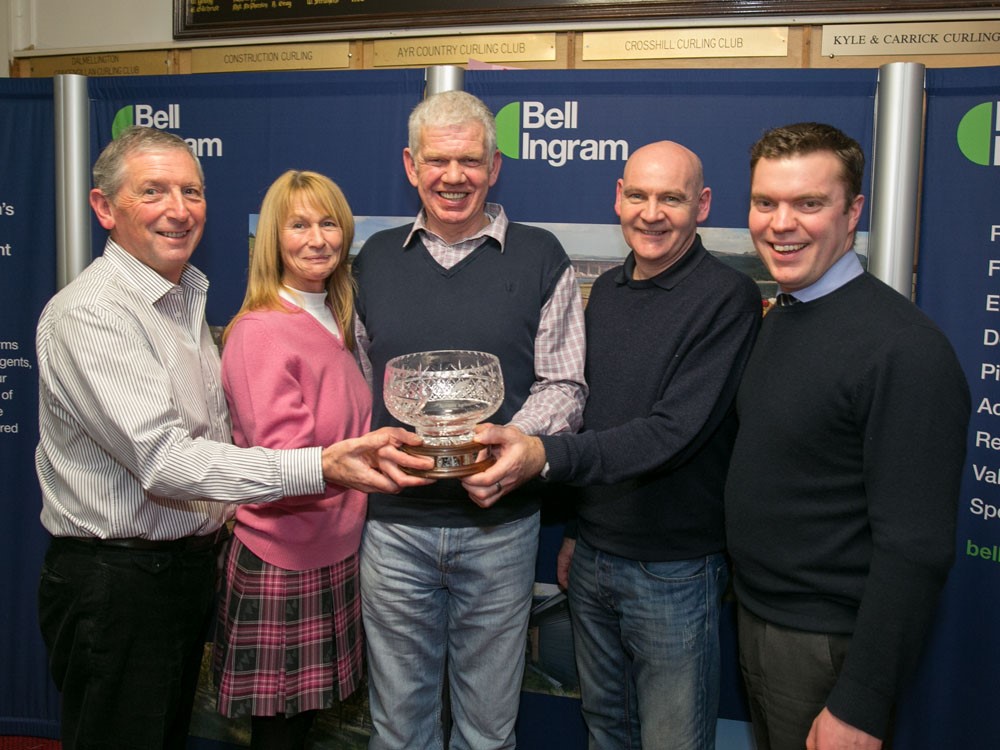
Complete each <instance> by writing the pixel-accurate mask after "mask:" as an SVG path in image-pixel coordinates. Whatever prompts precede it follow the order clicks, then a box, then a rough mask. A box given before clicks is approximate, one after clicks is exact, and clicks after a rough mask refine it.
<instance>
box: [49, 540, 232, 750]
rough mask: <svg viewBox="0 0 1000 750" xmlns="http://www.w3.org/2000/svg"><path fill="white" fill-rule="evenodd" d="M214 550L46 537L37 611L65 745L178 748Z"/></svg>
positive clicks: (201, 638) (101, 749)
mask: <svg viewBox="0 0 1000 750" xmlns="http://www.w3.org/2000/svg"><path fill="white" fill-rule="evenodd" d="M217 554H218V549H217V547H216V546H215V545H207V546H206V545H199V546H198V548H197V549H190V548H188V547H186V546H183V545H178V546H175V547H171V548H168V549H163V550H151V549H150V550H147V549H141V550H139V549H128V548H121V547H109V546H102V545H99V544H95V543H92V542H88V541H86V540H76V539H64V538H55V539H53V540H52V543H51V544H50V546H49V549H48V552H47V553H46V556H45V563H44V565H43V567H42V574H41V581H40V584H39V594H38V609H39V622H40V623H41V630H42V637H43V638H44V640H45V645H46V648H47V649H48V658H49V668H50V671H51V673H52V678H53V679H54V680H55V684H56V687H57V688H58V689H59V691H60V693H61V698H62V724H61V736H62V743H63V744H62V746H63V748H64V750H105V749H107V750H112V749H113V750H154V749H159V748H178V749H183V748H184V746H185V744H186V741H187V734H188V725H189V723H190V720H191V710H192V707H193V703H194V694H195V689H196V687H197V683H198V674H199V670H200V665H201V657H202V652H203V650H204V644H205V636H206V632H207V627H208V625H209V623H210V621H211V620H210V618H211V610H212V605H213V601H214V595H215V582H216V575H217V562H216V561H217Z"/></svg>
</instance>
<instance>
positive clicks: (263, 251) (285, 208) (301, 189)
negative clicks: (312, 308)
mask: <svg viewBox="0 0 1000 750" xmlns="http://www.w3.org/2000/svg"><path fill="white" fill-rule="evenodd" d="M299 203H303V204H305V205H307V206H310V207H312V208H314V209H317V210H318V211H319V212H320V213H322V214H324V215H326V216H331V217H332V218H333V219H335V220H336V222H337V224H338V225H339V226H340V230H341V234H342V235H343V239H344V241H343V244H342V245H341V248H340V258H339V259H338V261H337V267H336V268H335V269H334V271H333V273H332V274H330V278H328V279H327V280H326V295H327V300H328V301H329V303H330V307H331V308H332V309H333V316H334V318H336V320H337V322H338V323H339V324H340V328H341V330H342V331H343V334H344V343H345V345H346V346H347V348H348V349H350V350H351V351H353V350H354V326H353V317H354V286H355V285H354V277H353V276H352V275H351V272H350V269H349V268H348V265H347V255H348V253H349V252H350V249H351V243H352V242H354V216H353V214H352V213H351V207H350V206H349V205H348V204H347V198H345V197H344V193H343V192H342V191H341V189H340V188H339V187H337V184H336V183H335V182H334V181H333V180H331V179H330V178H329V177H326V176H325V175H321V174H319V173H318V172H307V171H298V170H294V169H290V170H288V171H287V172H285V173H284V174H283V175H281V176H280V177H279V178H278V179H276V180H275V181H274V182H273V183H272V184H271V187H269V188H268V190H267V194H266V195H265V196H264V201H263V202H262V203H261V206H260V218H259V219H258V221H257V236H256V239H255V241H254V248H253V252H252V254H251V256H250V273H249V278H248V279H247V291H246V295H245V296H244V297H243V305H242V306H241V307H240V309H239V312H237V313H236V315H234V316H233V319H232V320H231V321H229V325H227V326H226V330H225V331H223V333H222V340H223V342H225V340H226V338H227V337H228V336H229V332H230V331H231V330H232V328H233V325H234V324H235V323H236V321H237V320H239V319H240V318H241V317H242V316H244V315H246V314H247V313H248V312H253V311H255V310H280V311H287V308H286V307H285V306H284V304H282V302H281V297H280V296H279V294H278V292H279V290H280V289H281V287H282V283H281V277H282V276H283V274H284V270H285V268H284V263H283V262H282V259H281V229H282V226H283V225H284V223H285V221H286V220H287V219H288V217H289V216H291V214H292V212H293V211H294V210H295V208H296V206H297V205H298V204H299Z"/></svg>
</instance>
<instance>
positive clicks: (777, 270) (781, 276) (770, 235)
mask: <svg viewBox="0 0 1000 750" xmlns="http://www.w3.org/2000/svg"><path fill="white" fill-rule="evenodd" d="M841 169H842V167H841V165H840V162H839V161H838V160H837V157H836V156H834V154H832V153H831V152H828V151H818V152H815V153H811V154H805V155H796V156H791V157H784V158H780V159H760V160H759V161H758V162H757V165H756V167H755V168H754V172H753V177H752V179H751V185H750V215H749V217H748V225H749V228H750V236H751V238H752V239H753V243H754V248H755V249H756V250H757V254H758V255H759V256H760V259H761V260H762V261H763V262H764V265H766V266H767V270H768V271H770V273H771V276H772V277H773V278H774V280H775V281H777V282H778V285H779V286H780V287H781V288H782V290H784V291H786V292H795V291H798V290H800V289H804V288H806V287H807V286H810V285H812V284H814V283H816V282H817V281H818V280H819V279H820V278H821V277H822V276H823V274H824V273H826V272H827V270H829V268H830V266H832V265H833V264H834V263H836V262H837V261H838V260H839V259H840V258H841V257H842V256H843V255H844V254H846V253H847V252H848V251H849V250H850V249H851V248H852V247H853V246H854V232H855V230H856V229H857V226H858V220H859V219H860V217H861V209H862V207H863V206H864V202H865V199H864V196H862V195H856V196H854V198H853V199H851V200H850V201H849V202H848V199H847V189H846V185H845V183H844V180H843V177H842V173H841Z"/></svg>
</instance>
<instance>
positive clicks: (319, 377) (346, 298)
mask: <svg viewBox="0 0 1000 750" xmlns="http://www.w3.org/2000/svg"><path fill="white" fill-rule="evenodd" d="M353 237H354V219H353V217H352V215H351V210H350V207H349V206H348V205H347V201H346V199H345V198H344V195H343V193H342V192H341V191H340V189H339V188H338V187H337V186H336V185H335V184H334V183H333V182H332V181H330V180H329V179H328V178H327V177H324V176H323V175H320V174H317V173H315V172H298V171H289V172H286V173H285V174H283V175H281V177H279V178H278V179H277V180H276V181H275V182H274V184H273V185H271V187H270V189H269V190H268V191H267V194H266V195H265V196H264V202H263V204H262V205H261V210H260V219H259V222H258V226H257V236H256V242H255V245H254V248H253V251H252V257H251V260H250V275H249V282H248V284H247V292H246V297H245V299H244V301H243V306H242V307H241V308H240V311H239V312H238V313H237V314H236V317H235V318H234V319H233V320H232V322H231V323H230V324H229V326H228V327H227V328H226V330H225V333H224V335H223V341H224V348H223V354H222V380H223V386H224V388H225V391H226V398H227V399H228V401H229V408H230V411H231V414H232V421H233V439H234V441H235V442H236V444H237V445H240V446H244V447H248V446H265V447H268V448H300V447H304V446H314V445H330V444H331V443H335V442H337V441H339V440H343V439H345V438H351V437H357V436H359V435H362V434H364V433H365V432H367V431H368V429H369V421H370V417H371V392H370V389H369V388H368V385H367V383H366V382H365V379H364V377H363V376H362V374H361V372H360V370H359V368H358V365H357V362H356V360H355V356H354V354H353V350H354V338H353V325H352V315H353V301H354V296H353V286H352V279H351V275H350V271H349V269H348V267H347V252H348V249H349V248H350V246H351V242H352V240H353ZM366 503H367V498H366V495H365V494H364V493H362V492H359V491H357V490H351V489H347V488H344V487H338V486H328V487H327V490H326V492H325V493H324V494H322V495H307V496H299V497H291V498H285V499H284V500H281V501H279V502H275V503H269V504H266V505H265V504H261V505H253V504H250V505H242V506H239V508H238V510H237V511H236V525H235V528H234V535H235V538H234V539H233V543H232V546H231V548H230V551H229V555H228V559H227V563H226V588H225V592H224V593H225V596H224V598H223V601H222V605H221V608H220V613H219V628H218V635H217V637H216V661H215V666H216V675H217V678H218V682H219V700H218V709H219V712H220V713H222V714H223V715H226V716H229V717H237V716H245V715H247V714H249V715H250V716H251V717H252V718H251V748H299V747H302V746H303V743H304V740H305V735H306V733H307V732H308V730H309V727H310V726H311V724H312V721H313V719H314V717H315V714H316V712H317V711H318V710H319V709H323V708H328V707H330V706H332V705H334V704H335V702H337V701H338V700H343V699H345V698H347V697H348V696H349V695H350V694H351V693H352V692H354V690H355V689H356V688H357V687H358V685H359V682H360V680H361V675H362V653H363V643H362V630H361V603H360V599H359V598H358V580H357V579H358V546H359V543H360V540H361V530H362V524H363V522H364V518H365V509H366Z"/></svg>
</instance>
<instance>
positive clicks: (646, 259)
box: [615, 141, 712, 279]
mask: <svg viewBox="0 0 1000 750" xmlns="http://www.w3.org/2000/svg"><path fill="white" fill-rule="evenodd" d="M711 203H712V191H711V190H709V189H708V188H707V187H705V178H704V174H703V172H702V166H701V159H699V158H698V156H697V155H696V154H695V153H694V152H693V151H691V150H690V149H688V148H685V147H684V146H682V145H680V144H679V143H674V142H673V141H657V142H656V143H650V144H649V145H646V146H643V147H642V148H639V149H637V150H636V151H634V152H633V153H632V155H631V156H630V157H629V160H628V161H627V162H626V163H625V172H624V174H623V175H622V178H621V179H620V180H618V185H617V190H616V195H615V212H616V213H617V214H618V217H619V219H620V220H621V225H622V234H623V235H624V237H625V242H626V243H627V244H628V246H629V247H630V248H632V253H633V255H634V257H635V270H634V275H635V278H637V279H648V278H652V277H653V276H657V275H659V274H660V273H663V272H664V271H665V270H667V269H668V268H669V267H670V266H672V265H673V264H674V263H676V262H677V261H678V260H680V259H681V258H682V257H684V254H685V253H686V252H687V251H688V250H689V249H690V248H691V246H692V245H693V244H694V240H695V235H696V233H697V229H698V224H699V223H700V222H702V221H704V220H705V219H707V218H708V212H709V208H710V207H711Z"/></svg>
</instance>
